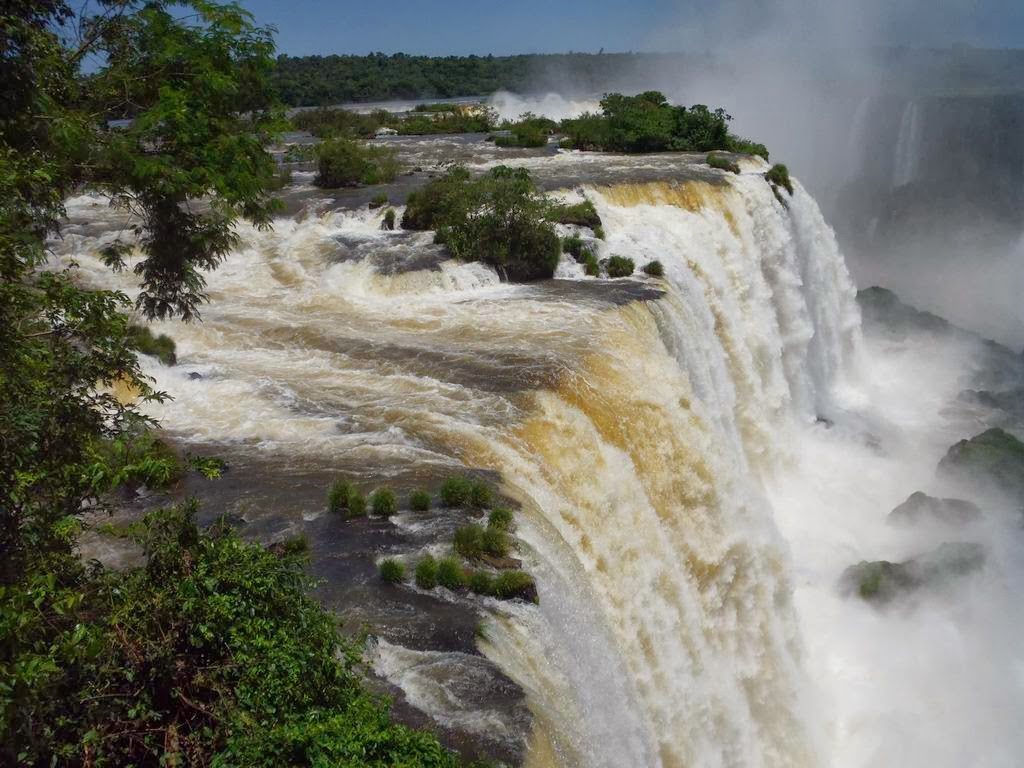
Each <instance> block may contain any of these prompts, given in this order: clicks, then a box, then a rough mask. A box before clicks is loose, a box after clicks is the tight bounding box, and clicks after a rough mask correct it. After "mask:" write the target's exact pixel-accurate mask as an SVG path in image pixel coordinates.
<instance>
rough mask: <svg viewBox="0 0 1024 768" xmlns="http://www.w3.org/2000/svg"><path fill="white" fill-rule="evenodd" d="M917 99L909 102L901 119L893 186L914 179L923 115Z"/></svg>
mask: <svg viewBox="0 0 1024 768" xmlns="http://www.w3.org/2000/svg"><path fill="white" fill-rule="evenodd" d="M920 112H921V110H920V106H919V104H918V102H917V101H909V102H907V106H906V107H904V109H903V117H902V118H901V119H900V132H899V137H898V138H897V139H896V150H895V152H896V154H895V155H894V157H893V165H892V169H893V170H892V186H893V187H902V186H903V185H904V184H909V183H910V182H912V181H913V180H914V177H915V175H916V174H917V165H918V161H919V158H920V151H921V150H920V146H921V116H920Z"/></svg>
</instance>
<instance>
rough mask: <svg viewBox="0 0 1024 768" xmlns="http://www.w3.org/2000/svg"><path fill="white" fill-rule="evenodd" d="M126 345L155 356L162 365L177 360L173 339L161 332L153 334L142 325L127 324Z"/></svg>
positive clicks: (171, 363) (144, 353)
mask: <svg viewBox="0 0 1024 768" xmlns="http://www.w3.org/2000/svg"><path fill="white" fill-rule="evenodd" d="M128 346H129V347H131V348H132V349H134V350H135V351H136V352H141V353H142V354H143V355H149V356H151V357H155V358H156V359H157V360H159V361H160V362H161V363H163V364H164V365H175V364H176V363H177V362H178V357H177V354H176V353H175V347H174V340H173V339H171V337H170V336H166V335H164V334H162V333H161V334H160V335H159V336H154V335H153V332H152V331H151V330H149V328H147V327H146V326H144V325H129V326H128Z"/></svg>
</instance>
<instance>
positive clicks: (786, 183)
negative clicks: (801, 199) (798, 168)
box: [764, 163, 793, 195]
mask: <svg viewBox="0 0 1024 768" xmlns="http://www.w3.org/2000/svg"><path fill="white" fill-rule="evenodd" d="M764 177H765V179H767V180H768V183H769V184H771V185H772V187H774V188H775V189H778V188H779V187H782V188H783V189H785V190H786V191H787V192H789V194H791V195H792V194H793V182H792V181H791V180H790V178H789V168H787V167H786V166H784V165H782V164H781V163H776V164H775V165H773V166H772V167H771V169H770V170H769V171H768V173H766V174H765V175H764Z"/></svg>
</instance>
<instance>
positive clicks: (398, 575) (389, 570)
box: [379, 557, 405, 584]
mask: <svg viewBox="0 0 1024 768" xmlns="http://www.w3.org/2000/svg"><path fill="white" fill-rule="evenodd" d="M379 570H380V577H381V578H382V579H383V580H384V581H386V582H388V583H389V584H401V583H402V582H403V581H405V565H404V564H403V563H402V561H401V560H396V559H395V558H393V557H388V558H386V559H384V560H381V563H380V569H379Z"/></svg>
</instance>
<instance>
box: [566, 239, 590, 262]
mask: <svg viewBox="0 0 1024 768" xmlns="http://www.w3.org/2000/svg"><path fill="white" fill-rule="evenodd" d="M585 248H586V246H585V245H584V244H583V238H582V237H580V236H579V235H568V236H567V237H563V238H562V251H563V252H564V253H568V254H569V255H570V256H572V257H573V258H574V259H575V260H576V261H582V260H583V259H582V256H583V253H584V250H585Z"/></svg>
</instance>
